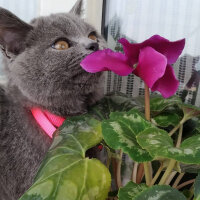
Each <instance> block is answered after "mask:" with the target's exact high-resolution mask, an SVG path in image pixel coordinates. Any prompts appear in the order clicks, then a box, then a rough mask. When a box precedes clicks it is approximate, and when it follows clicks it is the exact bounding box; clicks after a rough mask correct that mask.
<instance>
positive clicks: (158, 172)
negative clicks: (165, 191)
mask: <svg viewBox="0 0 200 200" xmlns="http://www.w3.org/2000/svg"><path fill="white" fill-rule="evenodd" d="M163 168H164V166H163V163H161V165H160V167H159V169H158V171H157V172H156V174H155V176H154V177H153V179H152V181H151V183H150V185H151V186H152V185H154V183H155V182H156V181H157V179H158V177H159V176H160V173H161V172H162V170H163Z"/></svg>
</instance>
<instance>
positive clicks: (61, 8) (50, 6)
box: [39, 0, 76, 15]
mask: <svg viewBox="0 0 200 200" xmlns="http://www.w3.org/2000/svg"><path fill="white" fill-rule="evenodd" d="M75 3H76V0H40V8H39V9H40V15H49V14H51V13H58V12H68V11H69V10H70V9H71V8H72V7H73V5H74V4H75Z"/></svg>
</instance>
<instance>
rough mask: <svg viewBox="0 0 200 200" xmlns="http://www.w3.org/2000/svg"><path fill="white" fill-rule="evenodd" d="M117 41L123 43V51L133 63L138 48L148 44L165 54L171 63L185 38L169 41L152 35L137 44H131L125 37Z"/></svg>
mask: <svg viewBox="0 0 200 200" xmlns="http://www.w3.org/2000/svg"><path fill="white" fill-rule="evenodd" d="M119 42H120V43H121V44H122V45H123V48H124V53H125V55H126V56H127V57H128V58H129V59H130V62H131V64H133V65H134V64H135V63H137V62H138V58H139V53H140V49H142V48H144V47H147V46H150V47H152V48H154V49H155V50H156V51H158V52H160V53H161V54H163V55H165V56H166V58H167V63H168V64H172V63H174V62H176V60H177V59H178V57H179V56H180V54H181V53H182V51H183V49H184V46H185V39H182V40H178V41H175V42H170V41H169V40H167V39H165V38H163V37H161V36H159V35H154V36H152V37H151V38H149V39H148V40H145V41H144V42H142V43H137V44H131V43H129V42H128V41H127V40H126V39H125V38H121V39H120V40H119Z"/></svg>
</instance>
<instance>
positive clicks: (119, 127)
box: [102, 109, 152, 162]
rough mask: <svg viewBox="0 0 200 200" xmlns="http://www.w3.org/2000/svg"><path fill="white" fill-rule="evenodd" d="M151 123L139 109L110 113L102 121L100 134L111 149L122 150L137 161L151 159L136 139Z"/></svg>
mask: <svg viewBox="0 0 200 200" xmlns="http://www.w3.org/2000/svg"><path fill="white" fill-rule="evenodd" d="M149 127H152V124H151V123H150V122H148V121H146V120H145V119H144V118H143V117H142V115H141V114H140V113H139V111H137V110H135V109H132V110H130V111H129V112H115V113H111V115H110V119H109V120H104V121H103V122H102V134H103V138H104V140H105V142H106V143H107V144H108V145H109V146H110V147H111V148H113V149H122V150H123V152H125V153H128V155H129V156H130V157H131V158H132V159H133V160H135V161H137V162H145V161H150V160H152V157H151V156H150V155H149V153H148V152H147V151H146V150H144V149H142V148H141V147H140V145H139V144H138V143H137V141H136V135H137V134H139V133H140V132H141V131H143V130H145V129H146V128H149Z"/></svg>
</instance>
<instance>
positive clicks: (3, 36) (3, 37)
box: [0, 8, 32, 56]
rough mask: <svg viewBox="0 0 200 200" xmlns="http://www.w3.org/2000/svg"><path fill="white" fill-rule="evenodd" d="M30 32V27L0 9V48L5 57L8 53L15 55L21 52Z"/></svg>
mask: <svg viewBox="0 0 200 200" xmlns="http://www.w3.org/2000/svg"><path fill="white" fill-rule="evenodd" d="M31 30H32V26H31V25H29V24H27V23H25V22H23V21H22V20H20V19H19V18H18V17H16V16H15V15H14V14H12V13H11V12H9V11H8V10H6V9H4V8H0V47H1V49H2V50H3V52H4V53H5V54H6V55H7V56H8V54H9V53H11V54H14V55H17V54H19V53H20V52H21V51H23V49H24V46H25V39H26V36H27V34H28V33H29V31H31Z"/></svg>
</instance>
